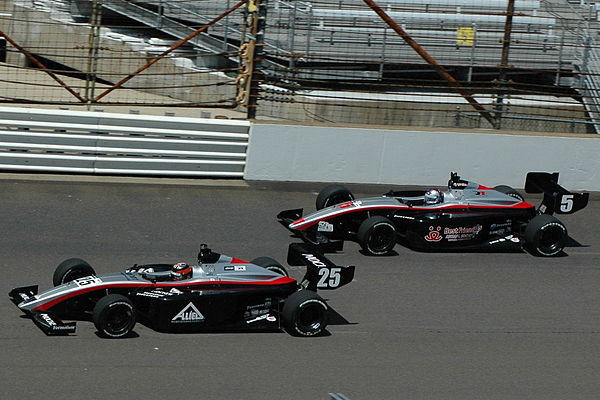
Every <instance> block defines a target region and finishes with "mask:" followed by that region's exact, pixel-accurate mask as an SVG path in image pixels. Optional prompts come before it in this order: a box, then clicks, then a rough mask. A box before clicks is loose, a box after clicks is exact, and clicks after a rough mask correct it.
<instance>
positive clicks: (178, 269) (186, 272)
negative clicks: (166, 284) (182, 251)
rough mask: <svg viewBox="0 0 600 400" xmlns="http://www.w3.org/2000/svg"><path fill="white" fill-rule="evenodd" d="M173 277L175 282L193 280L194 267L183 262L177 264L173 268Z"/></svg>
mask: <svg viewBox="0 0 600 400" xmlns="http://www.w3.org/2000/svg"><path fill="white" fill-rule="evenodd" d="M171 277H172V278H173V280H174V281H180V280H183V279H188V278H191V277H192V267H190V266H189V265H187V264H186V263H183V262H180V263H177V264H175V265H173V267H172V268H171Z"/></svg>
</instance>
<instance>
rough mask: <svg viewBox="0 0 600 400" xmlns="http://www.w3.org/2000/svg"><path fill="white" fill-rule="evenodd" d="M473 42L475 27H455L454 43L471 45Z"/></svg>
mask: <svg viewBox="0 0 600 400" xmlns="http://www.w3.org/2000/svg"><path fill="white" fill-rule="evenodd" d="M474 42H475V28H473V27H470V26H459V27H458V28H456V45H457V46H473V43H474Z"/></svg>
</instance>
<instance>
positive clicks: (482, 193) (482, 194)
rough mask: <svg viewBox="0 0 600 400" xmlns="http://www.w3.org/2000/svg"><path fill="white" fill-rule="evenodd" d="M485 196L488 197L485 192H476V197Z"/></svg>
mask: <svg viewBox="0 0 600 400" xmlns="http://www.w3.org/2000/svg"><path fill="white" fill-rule="evenodd" d="M485 195H487V192H483V191H479V190H478V191H476V192H475V196H485Z"/></svg>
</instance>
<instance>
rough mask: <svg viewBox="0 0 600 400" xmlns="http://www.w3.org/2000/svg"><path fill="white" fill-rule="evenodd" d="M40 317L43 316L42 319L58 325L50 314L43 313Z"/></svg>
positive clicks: (51, 324) (49, 323)
mask: <svg viewBox="0 0 600 400" xmlns="http://www.w3.org/2000/svg"><path fill="white" fill-rule="evenodd" d="M40 317H42V319H43V320H44V321H46V323H47V324H48V325H50V326H56V322H54V320H53V319H52V318H50V316H49V315H48V314H45V313H42V314H40Z"/></svg>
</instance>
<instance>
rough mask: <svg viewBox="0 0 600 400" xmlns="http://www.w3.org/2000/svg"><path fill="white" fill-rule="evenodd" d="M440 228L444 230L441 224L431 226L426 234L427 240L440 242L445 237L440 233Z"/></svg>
mask: <svg viewBox="0 0 600 400" xmlns="http://www.w3.org/2000/svg"><path fill="white" fill-rule="evenodd" d="M440 230H442V227H441V226H438V227H437V228H434V227H433V226H430V227H429V233H428V234H427V235H426V236H425V240H427V241H428V242H439V241H440V240H442V239H443V238H444V237H443V236H442V235H441V234H440Z"/></svg>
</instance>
